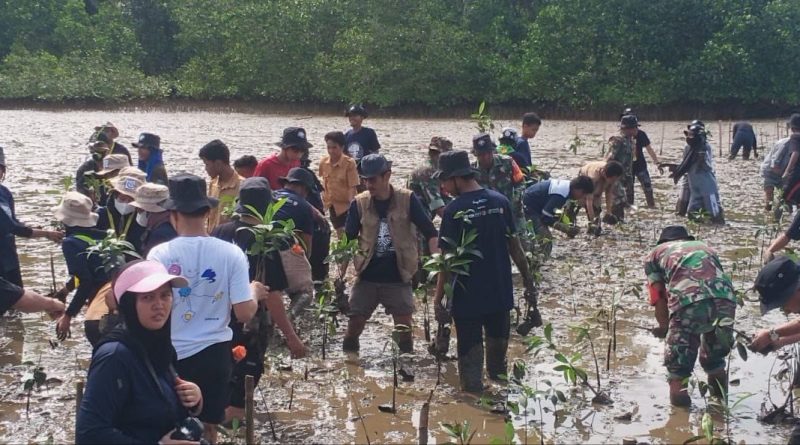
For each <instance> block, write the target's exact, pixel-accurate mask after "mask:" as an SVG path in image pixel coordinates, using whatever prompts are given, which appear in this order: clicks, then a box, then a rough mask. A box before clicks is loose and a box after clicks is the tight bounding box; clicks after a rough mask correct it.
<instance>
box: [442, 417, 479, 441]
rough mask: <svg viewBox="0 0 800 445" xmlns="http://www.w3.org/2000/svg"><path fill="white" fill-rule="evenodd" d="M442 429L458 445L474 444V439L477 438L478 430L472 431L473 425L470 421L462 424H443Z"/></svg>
mask: <svg viewBox="0 0 800 445" xmlns="http://www.w3.org/2000/svg"><path fill="white" fill-rule="evenodd" d="M440 425H441V426H442V429H443V430H444V432H445V433H446V434H447V436H448V437H450V440H452V442H448V443H453V444H457V445H469V444H470V443H472V438H473V437H475V433H477V432H478V430H473V429H472V424H471V423H470V422H469V420H465V421H463V422H461V423H441V424H440Z"/></svg>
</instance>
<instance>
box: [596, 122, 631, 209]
mask: <svg viewBox="0 0 800 445" xmlns="http://www.w3.org/2000/svg"><path fill="white" fill-rule="evenodd" d="M638 126H639V122H638V121H637V120H636V116H622V119H621V120H620V123H619V132H620V134H619V135H617V136H612V137H611V138H610V139H609V140H608V143H609V146H610V147H609V150H608V155H607V156H606V161H617V162H619V163H620V164H622V168H623V169H624V171H625V172H624V174H623V175H622V178H620V180H619V181H617V186H616V193H615V194H614V207H612V208H611V212H610V213H606V216H605V217H604V218H603V222H605V223H606V224H615V223H617V222H619V221H622V220H624V219H625V207H627V206H629V205H633V161H635V160H636V159H635V158H636V150H635V149H634V148H635V140H634V137H635V136H636V131H637V129H638Z"/></svg>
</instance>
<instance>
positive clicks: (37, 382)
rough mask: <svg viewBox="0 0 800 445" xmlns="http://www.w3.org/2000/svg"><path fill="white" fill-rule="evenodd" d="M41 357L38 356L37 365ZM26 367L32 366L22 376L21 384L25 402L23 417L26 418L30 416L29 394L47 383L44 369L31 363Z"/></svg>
mask: <svg viewBox="0 0 800 445" xmlns="http://www.w3.org/2000/svg"><path fill="white" fill-rule="evenodd" d="M41 360H42V356H41V355H40V356H39V363H41ZM26 364H27V365H28V366H32V369H31V370H30V372H27V373H25V375H23V376H22V384H23V388H24V389H25V392H26V393H27V395H26V400H25V416H26V417H27V416H28V415H29V414H30V410H31V392H32V391H33V388H34V387H36V389H39V388H40V387H42V386H43V385H45V384H46V383H47V373H46V372H45V371H44V367H42V366H41V365H40V364H34V363H33V362H26Z"/></svg>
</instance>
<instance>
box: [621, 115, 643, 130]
mask: <svg viewBox="0 0 800 445" xmlns="http://www.w3.org/2000/svg"><path fill="white" fill-rule="evenodd" d="M638 127H639V119H638V118H637V117H636V116H634V115H632V114H626V115H625V116H622V119H620V120H619V128H638Z"/></svg>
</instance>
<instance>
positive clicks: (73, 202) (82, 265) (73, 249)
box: [53, 192, 109, 343]
mask: <svg viewBox="0 0 800 445" xmlns="http://www.w3.org/2000/svg"><path fill="white" fill-rule="evenodd" d="M93 206H94V203H93V202H92V200H91V199H89V198H88V197H87V196H85V195H82V194H80V193H78V192H67V193H66V194H65V195H64V197H63V198H62V199H61V203H60V204H59V205H58V207H56V208H55V209H53V210H54V214H55V216H56V219H58V221H60V222H61V223H62V224H63V225H64V228H65V231H66V236H65V237H64V241H63V242H62V243H61V250H62V252H63V254H64V260H65V262H66V263H67V272H68V273H69V274H70V276H71V277H72V278H73V279H74V280H76V281H77V283H78V285H77V288H76V290H75V295H73V296H72V301H70V303H69V306H68V307H67V310H66V312H65V313H64V315H62V316H61V317H60V318H59V319H58V321H57V322H56V334H57V335H58V338H59V339H61V340H63V339H65V338H67V337H70V336H71V335H72V330H71V327H70V322H71V321H72V319H73V318H75V316H76V315H78V313H79V312H80V311H81V309H83V307H84V306H86V304H87V303H88V302H90V301H91V300H92V299H93V298H94V297H95V295H96V294H97V292H98V291H99V290H100V287H102V286H103V284H105V283H106V282H108V281H109V277H108V276H107V275H106V271H105V269H104V268H103V263H102V260H101V258H100V256H99V255H88V254H87V252H86V249H87V248H89V246H90V243H89V242H88V240H94V241H100V240H102V239H104V238H105V235H106V234H105V232H104V231H102V230H97V229H95V226H96V225H97V220H98V214H97V213H94V212H92V207H93ZM84 333H85V335H86V339H87V340H89V343H93V342H95V341H96V340H98V337H99V331H93V330H91V329H88V330H85V331H84Z"/></svg>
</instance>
